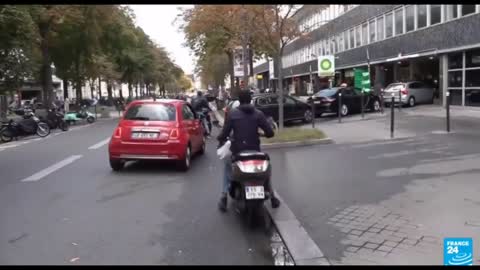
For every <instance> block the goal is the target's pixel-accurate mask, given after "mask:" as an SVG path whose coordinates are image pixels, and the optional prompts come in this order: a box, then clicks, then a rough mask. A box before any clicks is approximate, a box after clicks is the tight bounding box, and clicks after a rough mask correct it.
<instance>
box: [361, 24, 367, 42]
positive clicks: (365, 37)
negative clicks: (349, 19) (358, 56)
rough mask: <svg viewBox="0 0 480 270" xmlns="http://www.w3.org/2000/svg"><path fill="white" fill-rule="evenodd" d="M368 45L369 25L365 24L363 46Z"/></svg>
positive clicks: (363, 26) (363, 27)
mask: <svg viewBox="0 0 480 270" xmlns="http://www.w3.org/2000/svg"><path fill="white" fill-rule="evenodd" d="M367 44H368V24H367V23H364V24H363V25H362V45H367Z"/></svg>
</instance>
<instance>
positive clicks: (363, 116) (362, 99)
mask: <svg viewBox="0 0 480 270" xmlns="http://www.w3.org/2000/svg"><path fill="white" fill-rule="evenodd" d="M364 96H365V94H364V91H363V89H362V96H361V106H362V119H364V118H365V111H364V101H365V97H364Z"/></svg>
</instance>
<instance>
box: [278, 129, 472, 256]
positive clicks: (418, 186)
mask: <svg viewBox="0 0 480 270" xmlns="http://www.w3.org/2000/svg"><path fill="white" fill-rule="evenodd" d="M477 138H478V137H477V136H469V135H463V134H458V133H453V134H451V135H449V136H443V135H442V136H439V135H433V134H430V135H427V136H421V137H415V138H411V139H409V140H399V141H392V142H390V143H388V144H370V145H369V144H367V145H365V144H360V145H339V144H337V145H329V146H321V147H310V148H298V149H289V150H288V151H280V150H278V151H270V156H271V159H272V164H276V165H275V169H274V170H273V171H272V173H273V174H272V178H274V179H275V185H276V189H277V191H278V192H279V194H281V196H282V197H283V198H284V201H285V202H286V204H288V206H289V207H290V209H292V211H293V213H294V214H295V215H296V216H297V217H298V219H299V221H300V223H301V225H302V226H304V227H305V229H306V231H307V232H308V234H309V235H310V236H311V238H312V239H313V240H314V241H315V243H316V244H317V245H318V247H319V248H320V249H321V250H322V252H323V253H324V254H325V256H326V257H327V258H328V260H329V262H330V263H332V264H343V265H349V264H372V265H373V264H376V265H378V264H386V265H399V264H400V265H415V264H420V265H429V264H434V265H442V264H443V239H444V238H445V237H472V238H473V241H474V245H475V246H477V245H478V243H480V211H479V209H480V199H478V193H479V192H480V181H478V179H480V170H479V167H478V164H480V154H479V152H480V145H479V144H478V143H474V142H475V141H476V140H477ZM360 146H362V147H360ZM298 160H301V162H297V161H298ZM474 252H475V253H474V254H473V257H474V265H478V264H480V255H479V253H478V249H477V248H474Z"/></svg>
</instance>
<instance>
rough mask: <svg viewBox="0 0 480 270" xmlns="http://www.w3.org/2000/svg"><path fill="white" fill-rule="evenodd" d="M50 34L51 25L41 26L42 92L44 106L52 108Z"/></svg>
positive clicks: (42, 24)
mask: <svg viewBox="0 0 480 270" xmlns="http://www.w3.org/2000/svg"><path fill="white" fill-rule="evenodd" d="M48 32H50V25H49V24H48V23H40V24H39V33H40V39H41V41H40V48H41V52H42V67H41V79H40V80H41V82H42V91H43V104H44V105H45V106H46V107H47V108H50V106H51V104H52V101H53V99H52V96H53V95H52V92H53V84H52V67H51V61H50V51H49V44H48V37H47V36H48Z"/></svg>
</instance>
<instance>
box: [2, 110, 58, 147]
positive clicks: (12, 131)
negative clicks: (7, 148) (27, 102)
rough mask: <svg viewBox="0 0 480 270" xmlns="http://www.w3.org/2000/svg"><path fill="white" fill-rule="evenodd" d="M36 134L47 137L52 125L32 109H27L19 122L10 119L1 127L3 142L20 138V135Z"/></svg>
mask: <svg viewBox="0 0 480 270" xmlns="http://www.w3.org/2000/svg"><path fill="white" fill-rule="evenodd" d="M34 134H37V135H38V136H40V137H46V136H48V135H49V134H50V127H49V126H48V124H47V123H45V122H44V121H41V120H40V119H38V117H37V116H35V114H34V113H33V111H31V110H25V115H24V116H23V119H22V120H20V121H18V122H15V121H13V120H10V121H8V122H4V123H2V127H1V129H0V139H1V140H2V142H10V141H12V140H13V139H14V138H15V139H16V140H18V137H19V136H28V135H34Z"/></svg>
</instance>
